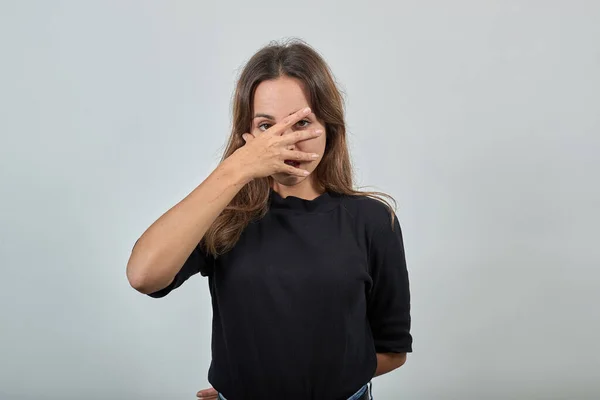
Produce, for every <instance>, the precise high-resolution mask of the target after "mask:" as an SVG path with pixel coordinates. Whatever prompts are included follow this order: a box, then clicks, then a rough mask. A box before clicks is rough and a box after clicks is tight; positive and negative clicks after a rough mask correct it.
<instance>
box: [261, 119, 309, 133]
mask: <svg viewBox="0 0 600 400" xmlns="http://www.w3.org/2000/svg"><path fill="white" fill-rule="evenodd" d="M310 124H311V121H310V120H308V119H303V120H301V121H298V122H296V124H295V127H296V128H297V129H304V128H306V127H308V126H309V125H310ZM272 126H273V124H271V123H269V122H262V123H259V124H258V125H257V126H256V127H257V128H258V129H259V130H260V131H261V132H264V131H266V130H267V129H269V128H270V127H272Z"/></svg>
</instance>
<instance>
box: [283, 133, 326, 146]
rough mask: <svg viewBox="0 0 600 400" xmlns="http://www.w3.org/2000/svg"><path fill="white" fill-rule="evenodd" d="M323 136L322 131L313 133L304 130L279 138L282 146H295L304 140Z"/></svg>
mask: <svg viewBox="0 0 600 400" xmlns="http://www.w3.org/2000/svg"><path fill="white" fill-rule="evenodd" d="M322 134H323V130H322V129H317V130H315V131H312V130H306V131H296V132H294V133H292V134H290V135H284V136H282V137H281V143H282V144H284V145H289V144H295V143H298V142H302V141H304V140H310V139H314V138H317V137H319V136H321V135H322Z"/></svg>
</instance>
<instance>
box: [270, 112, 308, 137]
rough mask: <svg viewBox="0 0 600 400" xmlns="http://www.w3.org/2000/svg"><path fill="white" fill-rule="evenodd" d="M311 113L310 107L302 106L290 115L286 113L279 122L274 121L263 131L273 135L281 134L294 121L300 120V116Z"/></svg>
mask: <svg viewBox="0 0 600 400" xmlns="http://www.w3.org/2000/svg"><path fill="white" fill-rule="evenodd" d="M310 113H311V110H310V107H306V108H303V109H302V110H299V111H296V112H295V113H293V114H292V115H288V116H287V117H285V118H284V119H283V120H282V121H281V122H278V123H276V124H275V125H273V126H272V127H270V128H269V129H267V130H266V131H265V133H267V132H269V133H271V134H273V135H281V134H283V132H285V130H286V129H288V128H289V127H290V126H292V125H294V124H295V123H296V122H298V121H300V120H301V119H302V118H304V117H306V116H307V115H308V114H310Z"/></svg>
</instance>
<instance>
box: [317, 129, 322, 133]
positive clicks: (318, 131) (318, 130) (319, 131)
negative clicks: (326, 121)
mask: <svg viewBox="0 0 600 400" xmlns="http://www.w3.org/2000/svg"><path fill="white" fill-rule="evenodd" d="M315 133H317V134H321V133H323V129H317V130H316V131H315Z"/></svg>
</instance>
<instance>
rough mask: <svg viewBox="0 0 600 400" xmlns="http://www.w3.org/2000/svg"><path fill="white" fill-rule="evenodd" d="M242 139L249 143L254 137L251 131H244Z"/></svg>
mask: <svg viewBox="0 0 600 400" xmlns="http://www.w3.org/2000/svg"><path fill="white" fill-rule="evenodd" d="M242 139H244V142H246V143H249V142H251V141H253V140H254V139H255V138H254V135H253V134H251V133H244V134H243V135H242Z"/></svg>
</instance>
